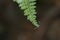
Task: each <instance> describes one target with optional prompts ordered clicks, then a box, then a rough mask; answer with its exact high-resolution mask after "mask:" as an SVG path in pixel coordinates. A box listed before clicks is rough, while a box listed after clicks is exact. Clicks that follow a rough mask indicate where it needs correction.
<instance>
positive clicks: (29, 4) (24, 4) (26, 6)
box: [13, 0, 39, 27]
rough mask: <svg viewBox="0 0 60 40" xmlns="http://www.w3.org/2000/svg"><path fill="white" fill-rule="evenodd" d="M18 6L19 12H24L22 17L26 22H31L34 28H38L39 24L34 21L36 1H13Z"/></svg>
mask: <svg viewBox="0 0 60 40" xmlns="http://www.w3.org/2000/svg"><path fill="white" fill-rule="evenodd" d="M13 1H15V2H17V3H18V4H19V7H20V8H21V10H24V16H26V17H27V20H29V21H30V22H32V24H33V25H34V26H36V27H39V24H38V22H37V20H36V10H35V8H36V6H35V4H36V2H35V1H36V0H13Z"/></svg>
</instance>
